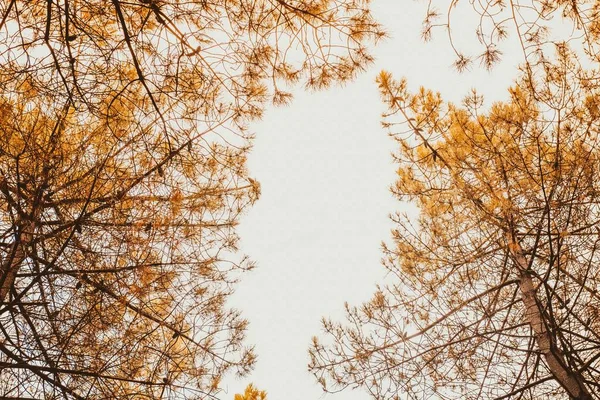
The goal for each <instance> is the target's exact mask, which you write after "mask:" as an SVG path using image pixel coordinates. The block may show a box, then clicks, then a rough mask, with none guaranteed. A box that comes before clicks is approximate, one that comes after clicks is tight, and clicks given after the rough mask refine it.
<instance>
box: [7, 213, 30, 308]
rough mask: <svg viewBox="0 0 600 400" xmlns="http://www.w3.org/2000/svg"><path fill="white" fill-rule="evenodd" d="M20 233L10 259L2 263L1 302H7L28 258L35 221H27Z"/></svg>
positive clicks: (22, 225)
mask: <svg viewBox="0 0 600 400" xmlns="http://www.w3.org/2000/svg"><path fill="white" fill-rule="evenodd" d="M20 226H21V228H20V232H19V233H18V237H17V238H16V240H15V242H14V243H13V247H12V249H11V252H10V254H9V257H8V258H7V259H6V260H4V262H3V263H2V275H0V302H1V303H3V302H5V301H6V297H7V296H8V294H9V293H10V289H11V288H12V287H13V285H14V283H15V278H16V276H17V273H18V272H19V268H21V264H22V263H23V261H24V260H25V258H26V257H27V250H26V248H27V246H29V245H30V244H31V242H32V240H33V231H34V229H35V223H34V222H33V221H27V222H26V223H24V224H21V225H20Z"/></svg>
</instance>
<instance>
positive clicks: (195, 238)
mask: <svg viewBox="0 0 600 400" xmlns="http://www.w3.org/2000/svg"><path fill="white" fill-rule="evenodd" d="M383 35H384V34H383V32H382V30H381V27H380V26H379V25H378V24H377V23H376V22H375V21H374V20H373V18H372V17H371V15H370V13H369V9H368V4H367V2H365V1H360V0H358V1H355V0H350V1H345V0H342V1H337V0H333V1H330V0H324V1H316V2H286V1H225V2H220V3H209V2H204V1H185V2H183V1H158V0H140V1H134V2H126V1H121V0H112V1H109V2H106V1H97V0H61V1H56V0H47V1H33V2H32V1H21V0H9V1H5V2H2V4H0V64H1V65H2V68H1V70H0V110H1V113H0V114H1V115H0V119H1V123H0V129H1V130H2V133H1V137H0V175H1V176H0V196H1V197H2V207H1V208H0V219H1V221H2V241H1V243H0V253H1V275H0V302H1V303H2V304H1V306H0V396H3V397H12V398H15V397H18V398H44V399H59V398H60V399H115V398H119V399H121V398H150V399H154V398H207V399H210V398H215V396H216V395H217V394H218V393H219V392H220V391H221V380H222V378H223V376H225V374H227V373H228V372H235V373H237V374H240V375H244V374H246V373H248V371H249V370H250V369H251V368H252V367H253V365H254V362H255V359H256V357H255V354H254V352H253V349H252V347H251V345H249V344H247V343H246V342H245V340H244V339H245V330H246V326H247V321H246V320H245V319H244V318H242V316H241V314H240V312H239V311H237V310H235V309H232V308H231V307H230V306H229V305H228V304H227V302H226V300H227V298H228V297H229V295H230V294H231V293H232V292H233V290H234V287H235V283H236V282H237V280H238V279H239V276H240V273H241V272H243V271H246V270H248V269H250V268H252V266H253V264H252V263H251V262H250V261H249V260H248V259H247V258H246V257H245V256H242V255H239V254H237V241H238V237H237V234H236V230H235V228H236V225H237V223H238V219H239V216H240V215H241V214H242V213H243V212H244V211H245V210H246V209H247V207H248V206H250V205H251V204H252V203H253V202H254V201H255V200H256V199H257V198H258V196H259V193H260V186H259V184H258V183H257V182H256V181H255V180H254V179H252V178H251V177H250V176H249V174H248V172H247V170H246V156H247V153H248V151H249V148H250V146H251V135H249V134H248V133H247V131H246V129H247V123H248V122H249V121H250V120H252V119H255V118H258V117H260V116H261V115H262V112H263V109H264V107H265V106H266V104H267V102H268V101H272V102H273V103H275V104H287V103H288V101H289V100H290V99H291V94H290V93H289V92H288V89H290V88H291V86H290V85H293V84H294V83H302V84H304V85H305V86H307V87H310V88H316V89H318V88H324V87H327V86H329V85H330V84H332V83H334V82H344V81H346V80H348V79H351V78H352V77H354V76H355V74H356V73H358V72H359V71H361V70H363V69H364V68H365V67H366V65H368V64H369V63H370V62H371V61H372V57H371V56H370V55H369V54H368V52H367V50H366V46H367V45H368V44H369V43H372V42H373V41H375V40H376V39H378V38H380V37H382V36H383Z"/></svg>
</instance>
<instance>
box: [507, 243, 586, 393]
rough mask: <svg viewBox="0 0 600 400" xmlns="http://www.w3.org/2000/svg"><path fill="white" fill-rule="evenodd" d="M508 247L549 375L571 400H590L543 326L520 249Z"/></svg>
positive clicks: (577, 374) (512, 245)
mask: <svg viewBox="0 0 600 400" xmlns="http://www.w3.org/2000/svg"><path fill="white" fill-rule="evenodd" d="M510 247H511V250H512V256H513V259H514V261H515V263H516V264H517V267H518V268H519V275H520V282H519V288H520V290H521V296H522V300H523V304H524V305H525V318H526V319H527V321H529V325H530V326H531V329H532V330H533V333H534V335H535V341H536V344H537V346H538V348H539V351H540V353H541V354H542V356H543V357H544V360H545V361H546V364H547V365H548V368H549V369H550V372H551V373H552V375H553V376H554V379H556V381H557V382H558V383H559V384H560V385H561V386H562V387H563V388H564V389H565V391H566V392H567V393H568V394H569V396H570V397H571V398H573V399H577V400H591V399H592V395H591V394H590V392H589V391H588V389H587V387H586V386H585V384H584V380H583V377H582V376H581V373H579V372H578V371H576V370H573V369H571V368H570V367H569V366H568V365H567V363H566V362H565V358H564V355H563V353H562V351H561V350H560V349H559V348H558V347H557V346H556V338H555V337H554V336H553V334H552V332H550V331H549V330H548V328H547V326H546V324H545V322H544V318H543V315H542V311H541V305H540V304H539V301H538V299H537V297H536V288H535V285H534V284H533V280H532V279H531V275H530V274H529V273H528V272H527V270H528V263H527V260H526V258H525V256H524V255H523V251H522V249H521V246H520V245H519V244H518V243H514V242H512V243H511V246H510Z"/></svg>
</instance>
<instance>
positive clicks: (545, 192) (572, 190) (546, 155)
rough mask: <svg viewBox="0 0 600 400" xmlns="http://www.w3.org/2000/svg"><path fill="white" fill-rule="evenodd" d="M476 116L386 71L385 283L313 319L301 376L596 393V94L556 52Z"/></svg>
mask: <svg viewBox="0 0 600 400" xmlns="http://www.w3.org/2000/svg"><path fill="white" fill-rule="evenodd" d="M554 47H555V51H556V53H555V55H554V56H553V57H552V58H549V57H547V56H544V57H542V58H540V59H539V60H538V63H537V64H535V65H533V64H526V65H525V67H524V68H523V72H522V74H521V77H520V78H519V79H518V80H517V82H516V84H515V86H513V87H512V88H510V90H509V99H508V100H507V101H502V102H497V103H494V104H492V105H491V107H484V101H483V98H482V97H481V96H480V95H478V94H477V92H476V91H474V92H473V93H472V94H471V95H469V96H467V97H466V98H465V100H464V101H463V103H462V104H460V105H456V104H452V103H448V102H445V101H443V99H442V97H441V96H440V94H438V93H435V92H433V91H430V90H427V89H424V88H421V89H420V90H418V91H417V92H415V93H412V92H410V91H409V90H408V89H407V83H406V81H405V80H399V81H398V80H395V79H393V78H392V76H391V74H389V73H387V72H382V73H381V74H380V75H379V77H378V84H379V88H380V90H381V94H382V97H383V99H384V101H385V103H386V105H387V107H388V112H387V113H386V114H385V117H386V119H385V121H384V125H385V126H386V127H388V128H389V129H390V134H391V136H392V137H393V138H394V140H396V142H397V144H398V151H397V153H396V154H395V160H396V161H397V162H398V164H399V169H398V180H397V182H396V184H395V185H394V186H393V187H392V191H393V193H394V194H395V195H396V196H397V197H398V199H399V200H402V201H410V202H413V203H414V204H416V205H417V206H418V208H419V215H418V217H417V218H414V217H411V216H409V215H407V214H395V215H394V216H393V220H394V222H395V223H396V224H397V228H396V229H395V230H394V231H393V243H392V244H391V245H387V246H385V245H384V253H385V258H384V261H383V262H384V266H385V267H386V268H387V269H388V271H389V273H390V275H389V276H390V279H389V281H388V282H386V285H385V286H381V287H379V288H378V290H377V292H376V293H375V295H374V296H373V298H372V300H370V301H369V302H367V303H365V304H363V305H362V306H360V307H354V306H347V307H346V311H347V320H346V321H345V322H343V323H340V322H334V321H331V320H324V322H323V327H324V331H325V334H324V337H323V338H320V339H319V338H314V340H313V344H312V346H311V348H310V356H311V363H310V364H309V369H310V370H311V371H312V373H313V374H314V375H315V377H316V378H317V380H318V381H319V382H320V383H321V385H322V386H323V388H324V389H325V390H327V391H336V390H340V389H343V388H346V387H359V386H360V387H364V388H366V389H367V390H368V392H369V393H370V394H371V396H372V397H373V398H374V399H378V400H379V399H381V400H383V399H389V400H392V399H400V398H411V399H412V398H443V399H480V398H489V399H508V398H511V399H512V398H514V399H521V398H523V399H537V398H556V399H559V398H565V397H566V396H568V397H569V398H573V399H595V398H599V394H598V393H600V380H599V378H598V377H599V376H600V374H599V372H600V340H599V339H600V336H599V335H600V315H599V314H598V309H599V306H600V303H599V302H600V297H599V296H598V287H599V284H600V282H599V281H598V277H599V276H600V271H599V270H598V265H600V264H599V261H600V260H599V258H598V253H597V251H598V243H599V239H600V229H599V228H598V223H599V222H600V214H599V210H600V207H599V203H600V197H599V195H598V193H600V192H599V187H598V180H597V176H598V172H599V171H598V169H599V165H600V164H599V161H600V160H599V157H600V152H599V147H598V146H599V140H600V136H599V127H600V120H599V118H600V114H599V113H598V104H599V101H600V89H599V86H598V84H597V79H596V75H595V74H596V72H595V71H594V70H585V69H583V68H582V67H581V66H580V62H579V61H578V58H577V57H576V55H575V53H574V52H573V51H571V50H570V49H569V47H568V45H567V44H566V43H564V42H563V43H560V42H559V43H556V44H555V45H554Z"/></svg>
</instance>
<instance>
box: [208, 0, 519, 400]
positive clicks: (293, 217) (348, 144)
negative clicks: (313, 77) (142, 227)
mask: <svg viewBox="0 0 600 400" xmlns="http://www.w3.org/2000/svg"><path fill="white" fill-rule="evenodd" d="M425 7H426V3H424V2H415V1H411V0H395V1H392V0H375V1H374V2H373V13H374V14H375V16H376V17H377V19H378V20H379V21H380V22H381V23H382V24H383V25H384V26H385V27H386V29H387V31H388V32H389V34H390V35H391V37H390V38H389V39H387V40H385V41H384V42H382V43H380V44H379V45H378V46H377V47H376V48H375V49H374V54H375V56H376V62H375V64H374V65H373V66H372V67H371V68H370V69H369V70H368V71H367V72H365V73H363V74H361V75H360V77H359V78H358V79H357V80H356V81H354V82H352V83H350V84H347V85H345V86H344V87H336V88H333V89H330V90H327V91H324V92H317V93H314V92H312V93H307V92H303V91H302V90H301V89H300V88H297V90H295V100H294V101H293V102H292V104H291V106H289V107H284V108H270V109H268V110H267V112H266V114H265V117H264V118H263V119H262V121H260V122H258V123H255V124H253V125H252V131H253V132H255V133H256V141H255V146H254V149H253V150H252V153H251V154H250V158H249V168H250V173H251V175H252V176H253V177H254V178H256V179H257V180H258V181H260V183H261V185H262V196H261V198H260V200H259V201H258V202H257V203H256V204H255V205H254V207H253V208H252V209H250V211H249V212H248V214H247V215H246V216H245V217H244V218H243V219H242V223H241V226H240V229H239V233H240V235H241V237H242V241H241V251H242V252H243V253H245V254H248V255H250V256H251V257H252V259H253V260H255V261H256V262H257V264H258V268H257V269H255V270H254V271H252V272H251V273H249V274H246V275H245V276H244V277H243V280H242V282H241V283H240V285H239V287H238V290H237V293H236V294H235V296H234V297H233V298H232V300H231V304H232V305H233V306H235V307H237V308H239V309H241V310H242V311H243V314H244V316H245V317H246V318H247V319H249V321H250V327H249V331H248V343H253V344H255V345H256V352H257V354H258V363H257V366H256V369H255V370H254V372H253V373H252V374H251V375H250V376H248V377H246V378H244V379H242V380H237V379H234V378H230V379H227V380H226V381H225V382H224V387H226V389H227V394H222V395H221V396H220V397H221V398H222V399H223V400H227V399H233V395H234V394H235V393H239V392H243V388H244V387H245V386H246V384H248V383H250V382H252V383H254V384H255V385H256V386H258V387H259V388H261V389H264V390H266V391H267V392H268V399H269V400H283V399H286V400H317V399H331V400H340V399H344V400H367V399H369V396H368V395H367V393H366V392H364V391H363V390H361V389H358V390H355V391H345V392H343V393H341V394H334V395H324V394H323V391H322V390H321V388H320V387H319V386H318V385H317V384H316V382H315V380H314V378H313V377H312V376H311V375H310V374H309V373H308V372H307V364H308V354H307V349H308V346H309V342H310V339H311V337H312V336H314V335H319V333H320V331H321V328H320V319H321V317H322V316H330V317H333V318H334V319H335V318H337V319H340V318H342V317H343V312H342V311H343V304H344V301H348V302H349V303H350V304H356V305H357V304H360V303H361V302H363V301H366V300H368V299H369V297H370V296H371V294H372V293H373V292H374V289H375V285H376V284H378V283H379V284H385V280H386V276H385V271H384V269H383V267H382V266H381V265H380V258H381V250H380V247H381V246H380V243H381V241H382V240H385V241H387V240H388V239H389V238H390V232H389V231H390V229H391V228H392V224H391V222H390V221H389V220H388V217H387V216H388V214H390V213H392V212H394V211H399V210H401V209H402V205H401V204H399V203H398V202H397V201H395V200H394V199H393V198H392V196H391V194H390V192H389V186H390V185H391V184H392V183H393V182H394V179H395V178H394V171H395V170H396V169H397V167H396V166H395V165H394V164H393V163H392V160H391V156H390V153H391V152H392V151H393V150H394V146H393V145H394V143H393V141H392V139H390V138H389V137H388V136H387V134H386V132H385V131H384V130H383V129H382V128H381V125H380V120H381V113H382V112H383V111H385V109H384V106H383V105H382V103H381V101H380V99H379V94H378V91H377V86H376V84H375V77H376V75H377V74H378V72H379V71H380V70H382V69H385V70H388V71H390V72H392V73H393V74H394V75H395V76H396V77H397V78H400V77H402V76H405V77H406V78H407V79H408V82H409V87H410V88H412V89H416V88H418V87H419V86H421V85H422V86H426V87H429V88H431V89H435V90H438V91H440V92H441V93H442V95H443V96H444V98H445V99H448V100H452V101H456V102H459V101H460V100H461V99H462V98H463V97H464V96H465V95H466V94H467V93H468V92H469V91H470V89H471V88H473V87H476V88H477V89H478V91H479V92H480V93H482V94H484V96H485V98H486V104H487V105H489V104H491V102H492V101H496V100H501V99H507V97H508V96H507V90H506V89H507V88H508V86H509V85H511V83H512V81H513V79H514V77H515V76H516V68H515V65H516V63H517V62H518V60H519V58H518V57H519V54H518V53H514V54H511V53H510V52H505V61H504V62H503V63H502V64H500V65H499V66H498V67H496V68H495V69H494V70H493V71H492V72H491V73H490V72H487V71H485V70H482V69H480V68H477V67H475V68H473V69H472V70H471V71H470V72H466V73H463V74H458V73H457V72H455V71H454V70H453V69H452V67H451V65H452V62H453V61H454V58H453V53H451V51H450V49H449V46H448V42H447V40H446V38H445V36H444V32H442V31H438V35H437V40H434V41H433V42H430V43H423V42H422V41H421V39H420V31H421V21H422V18H423V16H424V13H425ZM463 7H468V3H465V4H463ZM460 12H461V9H459V10H458V13H460ZM458 13H457V16H458V18H461V15H460V14H458ZM471 19H472V18H471ZM458 22H460V25H461V27H462V28H465V27H466V28H465V29H466V30H467V31H466V32H465V34H464V44H465V45H466V46H467V48H468V47H469V43H470V42H469V40H474V28H473V27H470V26H468V24H463V23H462V21H458ZM460 33H461V32H457V34H458V35H460ZM467 35H468V36H467ZM461 40H463V39H461V38H460V37H459V38H458V41H459V42H461ZM507 47H508V48H513V49H514V48H515V47H514V46H511V45H510V43H508V44H507Z"/></svg>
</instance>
